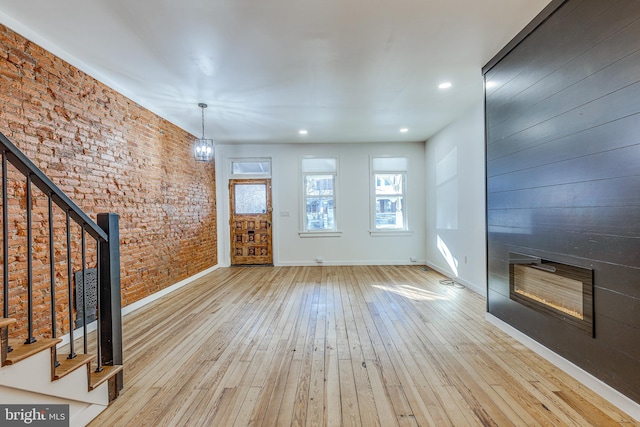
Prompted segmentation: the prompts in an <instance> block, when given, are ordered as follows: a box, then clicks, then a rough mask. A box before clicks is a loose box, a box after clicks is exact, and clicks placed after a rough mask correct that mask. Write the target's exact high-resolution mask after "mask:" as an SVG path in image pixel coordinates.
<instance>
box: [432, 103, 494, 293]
mask: <svg viewBox="0 0 640 427" xmlns="http://www.w3.org/2000/svg"><path fill="white" fill-rule="evenodd" d="M484 156H485V154H484V108H483V105H482V104H478V105H476V106H474V107H473V108H471V109H470V110H469V111H468V112H467V113H466V114H464V115H463V116H461V117H460V118H459V119H458V120H456V121H454V122H452V123H451V124H450V125H449V126H447V127H446V128H445V129H444V130H442V131H441V132H440V133H438V134H437V135H435V136H434V137H432V138H431V139H429V141H427V144H426V149H425V159H426V161H425V169H426V186H427V187H426V192H427V205H426V206H427V208H426V211H427V212H426V214H427V215H426V221H427V230H426V257H427V265H429V266H430V267H432V268H434V269H435V270H438V271H440V272H442V273H443V274H446V275H448V276H450V277H454V278H457V280H458V281H459V282H460V283H462V284H465V285H466V286H468V287H470V288H472V289H473V290H475V291H476V292H478V293H480V294H482V295H485V296H486V287H487V286H486V284H487V278H486V233H485V184H484V183H485V173H484V164H485V163H484Z"/></svg>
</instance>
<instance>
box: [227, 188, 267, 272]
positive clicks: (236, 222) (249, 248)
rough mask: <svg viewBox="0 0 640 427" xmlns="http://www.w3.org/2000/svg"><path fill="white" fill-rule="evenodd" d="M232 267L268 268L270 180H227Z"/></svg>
mask: <svg viewBox="0 0 640 427" xmlns="http://www.w3.org/2000/svg"><path fill="white" fill-rule="evenodd" d="M229 198H230V208H231V209H230V212H231V215H230V221H229V225H230V229H231V264H232V265H271V264H273V253H272V244H271V211H272V210H273V209H272V207H271V180H270V179H232V180H229Z"/></svg>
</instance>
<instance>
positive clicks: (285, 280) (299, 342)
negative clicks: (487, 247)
mask: <svg viewBox="0 0 640 427" xmlns="http://www.w3.org/2000/svg"><path fill="white" fill-rule="evenodd" d="M440 279H442V276H440V275H438V274H437V273H435V272H432V271H424V270H423V269H421V268H420V267H416V266H373V267H372V266H357V267H330V266H325V267H244V268H241V267H233V268H222V269H218V270H216V271H214V272H213V273H211V274H209V275H207V276H206V277H204V278H201V279H199V280H197V281H195V282H193V283H192V284H190V285H188V286H186V287H184V288H181V289H180V290H178V291H176V292H174V293H172V294H170V295H168V296H165V297H163V298H162V299H160V300H158V301H156V302H155V303H153V304H151V305H148V306H146V307H144V308H142V309H139V310H137V311H135V312H134V313H131V314H129V315H127V316H125V317H124V320H123V330H124V346H125V348H124V358H125V371H124V372H125V374H124V380H125V389H124V390H123V393H122V394H121V395H120V397H119V398H118V399H117V400H116V401H115V402H114V403H113V404H112V405H111V406H110V407H109V408H108V409H107V410H105V412H103V413H102V414H101V415H100V416H99V417H98V418H97V419H96V420H94V421H93V422H92V423H91V424H90V425H91V426H248V425H257V426H291V425H293V426H365V427H369V426H438V427H440V426H494V425H495V426H525V425H526V426H550V425H553V426H564V425H567V426H576V427H584V426H598V427H601V426H614V425H636V424H635V423H634V421H633V420H632V419H631V418H630V417H629V416H627V415H625V414H624V413H622V412H620V411H619V410H617V409H616V408H615V407H613V406H612V405H610V404H609V403H607V402H606V401H604V400H603V399H602V398H600V397H599V396H597V395H596V394H595V393H593V392H591V391H590V390H589V389H587V388H586V387H584V386H583V385H581V384H580V383H578V382H576V381H575V380H573V379H572V378H571V377H569V376H568V375H566V374H564V373H563V372H561V371H559V370H558V369H557V368H555V367H554V366H553V365H551V364H549V363H548V362H546V361H545V360H543V359H541V358H540V357H538V356H537V355H536V354H535V353H533V352H531V351H530V350H528V349H526V348H525V347H523V346H522V345H520V344H519V343H517V342H516V341H515V340H513V339H512V338H510V337H508V336H507V335H505V334H504V333H502V332H501V331H499V330H498V329H496V328H495V327H494V326H492V325H491V324H489V323H488V322H486V321H485V303H486V302H485V299H484V298H483V297H481V296H479V295H477V294H475V293H474V292H472V291H470V290H468V289H459V288H454V287H448V286H444V285H442V284H440V283H439V280H440Z"/></svg>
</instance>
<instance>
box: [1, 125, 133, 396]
mask: <svg viewBox="0 0 640 427" xmlns="http://www.w3.org/2000/svg"><path fill="white" fill-rule="evenodd" d="M0 156H1V157H2V228H3V232H2V238H3V245H2V250H3V266H4V271H3V280H2V284H3V299H4V300H3V316H4V317H10V316H9V314H10V313H9V305H8V300H9V283H10V282H9V269H8V251H9V247H8V243H9V242H8V227H9V224H8V196H7V193H8V186H7V162H9V163H11V164H12V165H13V166H14V167H15V168H16V169H17V170H18V171H19V172H20V173H21V174H22V175H24V177H25V178H26V199H27V200H26V201H27V206H26V216H27V224H26V234H27V236H26V237H27V272H26V274H27V294H28V295H27V298H28V301H27V305H28V307H27V316H28V323H27V329H28V336H27V339H26V341H25V344H31V343H33V342H35V341H36V339H35V337H34V331H33V271H32V270H33V234H32V227H33V224H32V185H35V186H36V187H37V188H39V189H40V190H41V191H42V193H43V194H44V195H46V197H47V199H48V200H47V201H48V216H49V230H48V231H49V255H48V256H49V262H50V266H49V274H50V276H51V277H50V292H51V335H52V337H54V338H55V337H56V328H57V320H56V319H57V316H56V312H55V310H56V296H55V267H54V264H55V259H54V257H55V248H54V226H53V220H54V214H53V203H55V204H56V205H57V206H58V207H60V209H61V210H62V212H63V213H64V214H65V228H66V255H67V262H66V264H67V280H68V283H67V286H68V313H69V341H70V343H69V344H70V351H69V356H68V357H69V358H70V359H72V358H74V357H76V352H75V348H74V333H73V332H74V327H73V314H72V312H73V302H74V301H73V300H74V298H73V297H72V295H73V286H72V273H73V272H72V264H73V259H72V256H71V255H72V254H71V229H70V226H71V224H70V221H71V220H73V221H74V222H75V223H76V224H77V225H79V226H80V233H81V236H80V238H81V248H80V249H81V253H80V257H81V262H82V279H81V280H82V295H81V297H82V305H83V306H82V307H81V308H80V307H77V310H78V311H79V310H82V324H83V335H84V337H83V338H84V346H83V350H84V352H85V353H86V352H87V350H88V348H87V347H88V343H87V336H88V330H87V318H88V316H87V279H86V274H87V269H86V268H87V259H86V241H85V237H86V234H88V235H89V236H91V237H92V238H94V239H95V242H96V264H97V265H96V267H97V283H96V287H97V289H96V290H97V295H96V297H97V299H98V306H97V308H96V309H97V310H98V312H99V315H98V322H97V325H98V328H97V338H96V345H97V353H98V361H97V364H98V366H97V369H96V371H98V372H99V371H101V370H102V366H103V365H121V364H122V321H121V302H120V301H121V295H120V243H119V240H120V239H119V231H118V216H117V215H116V214H98V217H97V223H96V222H94V221H93V220H92V219H91V218H89V216H88V215H87V214H85V213H84V212H83V211H82V210H81V209H80V208H79V207H78V206H77V205H76V204H75V203H74V202H73V201H71V199H70V198H69V197H67V195H66V194H64V192H63V191H62V190H60V189H59V188H58V187H57V186H56V185H55V184H54V183H53V182H52V181H51V180H50V179H49V178H48V177H47V176H46V175H45V174H44V172H42V171H41V170H40V169H38V167H37V166H36V165H35V164H34V163H33V162H31V160H29V159H28V158H27V156H26V155H25V154H24V153H22V151H20V149H18V147H16V146H15V145H14V144H13V143H12V142H11V141H9V139H8V138H7V137H6V136H5V135H3V134H2V133H1V132H0ZM76 287H79V284H78V283H76ZM79 297H80V296H79V295H76V299H77V298H79ZM91 318H94V317H93V316H91ZM4 333H7V331H6V330H5V331H4ZM4 341H5V344H6V351H11V348H10V347H9V346H8V340H4ZM54 354H55V353H54ZM55 363H56V364H57V357H56V360H55ZM122 378H123V377H122V372H120V373H119V374H118V376H117V381H116V383H115V386H116V387H117V390H118V391H119V390H121V389H122V386H123V384H122ZM109 388H110V390H113V389H112V386H110V387H109ZM110 395H111V393H110ZM116 395H117V394H116Z"/></svg>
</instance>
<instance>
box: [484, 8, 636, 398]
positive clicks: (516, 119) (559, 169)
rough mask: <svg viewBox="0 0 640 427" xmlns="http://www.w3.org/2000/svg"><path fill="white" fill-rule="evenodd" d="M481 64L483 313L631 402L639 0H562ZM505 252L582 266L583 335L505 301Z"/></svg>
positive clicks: (633, 385)
mask: <svg viewBox="0 0 640 427" xmlns="http://www.w3.org/2000/svg"><path fill="white" fill-rule="evenodd" d="M484 71H485V79H486V81H491V82H493V83H494V84H495V85H494V86H493V87H492V88H491V89H490V90H489V89H488V90H487V92H486V127H487V228H488V269H489V273H488V309H489V312H491V313H492V314H494V315H496V316H497V317H499V318H501V319H503V320H505V321H506V322H508V323H510V324H511V325H513V326H514V327H516V328H518V329H519V330H521V331H522V332H524V333H526V334H527V335H529V336H531V337H532V338H534V339H536V340H537V341H539V342H541V343H542V344H544V345H546V346H547V347H549V348H551V349H552V350H554V351H556V352H557V353H559V354H560V355H562V356H563V357H566V358H567V359H569V360H570V361H572V362H573V363H575V364H576V365H578V366H580V367H581V368H583V369H585V370H587V371H589V372H591V373H592V374H594V375H595V376H597V377H598V378H600V379H602V380H604V381H605V382H607V383H608V384H609V385H611V386H612V387H614V388H616V389H618V390H619V391H621V392H622V393H624V394H626V395H627V396H629V397H630V398H631V399H633V400H635V401H637V402H640V375H638V374H636V373H637V372H638V371H639V370H640V350H639V349H640V347H638V342H640V323H639V321H638V314H639V313H640V280H639V279H640V196H639V193H638V188H640V181H639V179H640V178H639V177H640V2H638V1H633V0H619V1H615V0H568V1H566V2H565V3H564V4H563V5H561V6H560V7H559V9H558V10H557V11H556V12H555V13H553V14H551V15H550V16H549V18H548V19H547V20H546V21H545V22H543V23H542V24H541V25H540V26H539V27H538V28H537V29H535V30H534V31H533V32H532V33H531V34H529V35H528V36H527V37H525V38H523V41H522V42H521V43H520V44H519V45H517V46H516V47H514V49H513V50H511V51H510V52H509V53H507V54H506V56H504V57H502V58H501V59H499V60H496V61H493V65H492V67H491V68H485V70H484ZM509 251H514V252H519V253H527V254H531V255H535V256H538V257H541V258H544V259H549V260H553V261H558V262H564V263H569V264H573V265H577V266H581V267H584V268H590V269H593V271H594V287H595V289H594V304H595V325H596V333H595V338H591V337H588V336H585V335H583V334H580V333H579V331H576V330H575V329H574V328H573V327H572V326H570V325H567V324H565V323H563V322H562V321H560V320H557V319H553V318H549V317H546V316H545V315H544V314H541V313H538V312H535V311H533V310H531V309H530V308H527V307H524V306H522V305H520V304H518V303H516V302H514V301H512V300H510V299H509V293H508V291H509V287H508V253H509ZM632 372H633V373H632Z"/></svg>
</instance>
